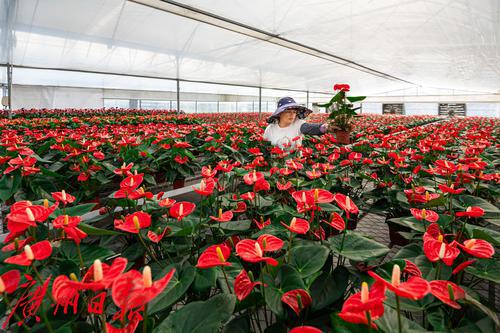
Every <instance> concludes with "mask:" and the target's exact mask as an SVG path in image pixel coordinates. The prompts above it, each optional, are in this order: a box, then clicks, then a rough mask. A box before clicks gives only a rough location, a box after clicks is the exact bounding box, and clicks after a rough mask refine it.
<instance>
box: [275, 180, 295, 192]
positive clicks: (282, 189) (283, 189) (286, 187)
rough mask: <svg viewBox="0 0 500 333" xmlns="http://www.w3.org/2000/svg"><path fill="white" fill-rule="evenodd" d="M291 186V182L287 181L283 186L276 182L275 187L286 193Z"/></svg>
mask: <svg viewBox="0 0 500 333" xmlns="http://www.w3.org/2000/svg"><path fill="white" fill-rule="evenodd" d="M292 185H293V184H292V182H291V181H288V182H286V183H285V184H281V183H280V182H276V187H277V188H278V190H280V191H287V190H289V189H290V188H291V187H292Z"/></svg>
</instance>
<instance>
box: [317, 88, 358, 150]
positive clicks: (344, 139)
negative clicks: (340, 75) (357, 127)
mask: <svg viewBox="0 0 500 333" xmlns="http://www.w3.org/2000/svg"><path fill="white" fill-rule="evenodd" d="M333 90H334V91H335V92H336V94H335V95H334V96H333V97H332V99H331V100H330V101H329V102H328V103H325V104H318V106H319V107H324V108H326V109H327V112H329V113H330V115H329V116H328V120H329V125H330V126H332V127H334V126H335V127H337V128H338V130H336V131H335V137H336V139H337V141H338V142H339V143H341V144H349V143H350V135H351V130H352V119H353V118H354V116H356V110H359V109H360V108H361V107H356V108H355V107H354V105H353V104H352V103H354V102H360V101H362V100H364V99H365V98H366V96H346V92H348V91H350V86H349V85H348V84H335V85H334V86H333Z"/></svg>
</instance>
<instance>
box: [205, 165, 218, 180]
mask: <svg viewBox="0 0 500 333" xmlns="http://www.w3.org/2000/svg"><path fill="white" fill-rule="evenodd" d="M216 174H217V169H212V168H211V167H210V165H209V166H204V167H202V168H201V175H202V176H203V177H205V178H213V177H215V175H216Z"/></svg>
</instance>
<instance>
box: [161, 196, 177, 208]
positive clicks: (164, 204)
mask: <svg viewBox="0 0 500 333" xmlns="http://www.w3.org/2000/svg"><path fill="white" fill-rule="evenodd" d="M174 203H176V201H175V200H174V199H170V198H165V199H162V200H160V201H159V202H158V205H160V206H161V207H164V208H169V207H171V206H173V204H174Z"/></svg>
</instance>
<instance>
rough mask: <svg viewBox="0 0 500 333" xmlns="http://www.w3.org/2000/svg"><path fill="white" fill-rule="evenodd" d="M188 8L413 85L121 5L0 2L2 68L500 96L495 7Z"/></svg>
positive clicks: (446, 2) (280, 2)
mask: <svg viewBox="0 0 500 333" xmlns="http://www.w3.org/2000/svg"><path fill="white" fill-rule="evenodd" d="M151 2H152V3H154V2H156V0H151ZM182 3H183V4H186V5H188V6H192V7H194V8H198V9H201V10H203V11H207V12H210V13H213V14H216V15H219V16H221V17H224V18H228V19H231V20H233V21H236V22H240V23H243V24H246V25H248V26H251V27H255V28H258V29H261V30H264V31H266V32H269V33H272V34H276V35H279V36H280V37H283V38H285V39H287V40H290V41H294V42H298V43H301V44H303V45H306V46H310V47H312V48H315V49H318V50H321V51H324V52H326V53H329V54H333V55H335V56H338V57H342V58H345V59H348V60H350V61H353V62H356V63H358V64H361V65H363V66H367V67H369V68H372V69H374V70H377V71H380V72H383V73H386V74H389V75H391V76H393V77H397V78H400V79H402V80H405V81H408V82H411V83H408V82H404V81H398V80H392V79H387V78H383V77H379V76H375V75H372V74H370V73H366V72H362V71H359V70H356V69H353V68H349V67H346V66H343V65H339V64H337V63H334V62H331V61H328V60H326V59H321V58H318V57H315V56H312V55H309V54H305V53H301V52H298V51H295V50H291V49H288V48H284V47H281V46H279V45H275V44H272V43H269V42H266V41H263V40H260V39H255V38H252V37H250V36H246V35H243V34H239V33H237V32H232V31H228V30H225V29H221V28H219V27H216V26H212V25H209V24H206V23H203V22H198V21H194V20H191V19H188V18H185V17H181V16H178V15H174V14H171V13H167V12H164V11H161V10H158V9H155V8H151V7H148V6H144V5H141V4H138V3H134V2H131V1H124V0H84V1H82V0H64V1H61V0H17V1H15V0H3V1H1V2H0V12H2V13H4V12H5V13H7V12H8V13H11V16H10V17H9V16H7V15H1V16H0V19H1V20H2V21H1V22H0V29H2V30H1V31H0V36H2V47H3V48H4V50H3V51H2V52H0V62H1V63H12V64H14V65H18V66H33V67H42V68H57V69H73V70H84V71H96V72H105V73H118V74H132V75H141V76H151V77H163V78H177V77H178V78H181V79H185V80H194V81H207V82H217V83H229V84H241V85H250V86H262V87H266V88H283V89H291V90H304V91H306V90H309V91H315V92H330V91H331V87H332V84H333V83H349V84H351V86H352V88H353V92H356V93H359V94H367V95H377V94H385V95H387V94H389V95H391V94H392V95H401V94H404V95H408V94H410V95H411V94H419V93H422V92H425V91H429V90H431V89H434V90H435V91H437V92H439V91H440V89H441V88H442V89H446V91H447V92H448V91H451V92H454V91H465V92H468V93H470V92H477V93H480V92H481V93H500V43H499V39H500V1H498V0H474V1H470V0H411V1H403V0H372V1H368V0H353V1H345V0H323V1H321V0H300V1H298V0H293V1H291V0H272V1H270V0H252V1H248V0H232V1H222V0H186V1H182ZM13 4H14V5H15V6H13V7H14V8H13V9H12V8H11V10H10V11H9V8H8V7H9V5H10V6H12V5H13ZM10 31H12V34H13V38H12V40H10V41H9V36H8V33H9V32H10ZM412 83H413V84H412ZM438 88H440V89H438ZM419 89H420V90H419ZM434 90H433V91H434Z"/></svg>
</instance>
